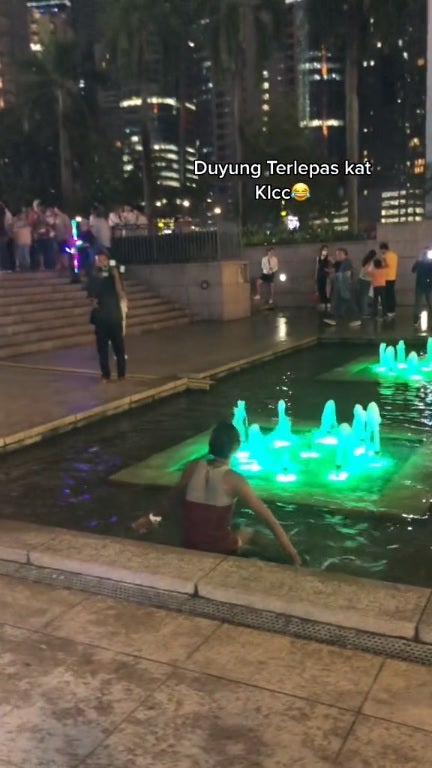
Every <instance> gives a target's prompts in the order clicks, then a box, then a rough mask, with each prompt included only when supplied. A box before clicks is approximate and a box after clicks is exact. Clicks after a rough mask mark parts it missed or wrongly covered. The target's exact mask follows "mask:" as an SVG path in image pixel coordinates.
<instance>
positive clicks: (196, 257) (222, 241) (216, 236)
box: [112, 223, 241, 265]
mask: <svg viewBox="0 0 432 768" xmlns="http://www.w3.org/2000/svg"><path fill="white" fill-rule="evenodd" d="M240 255H241V235H240V228H239V227H238V226H237V225H236V224H231V223H224V224H221V225H219V226H218V227H216V228H214V229H201V230H193V231H191V232H185V233H176V232H173V233H172V234H165V235H146V234H144V233H143V231H142V230H140V229H128V228H123V229H119V230H118V231H117V232H115V234H114V238H113V242H112V256H113V258H114V259H115V260H116V261H117V262H118V263H120V264H125V265H132V264H190V263H197V262H200V261H222V260H232V259H239V258H240Z"/></svg>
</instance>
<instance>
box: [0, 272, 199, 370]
mask: <svg viewBox="0 0 432 768" xmlns="http://www.w3.org/2000/svg"><path fill="white" fill-rule="evenodd" d="M84 288H85V287H84V285H83V284H70V283H69V282H68V279H67V278H65V277H60V276H59V275H58V274H53V273H48V272H46V273H42V274H41V273H26V274H24V273H23V274H12V275H9V274H8V275H6V274H4V273H2V274H0V307H1V316H0V359H3V360H4V359H8V358H12V357H14V356H17V355H24V354H26V353H31V352H42V351H45V350H54V349H63V348H67V347H71V346H79V345H83V344H89V343H93V342H94V329H93V327H92V326H91V325H90V323H89V314H90V304H89V301H88V299H87V295H86V292H85V289H84ZM125 288H126V293H127V295H128V300H129V312H128V318H127V335H136V334H141V333H146V332H147V331H150V330H156V329H158V328H168V327H171V326H177V325H185V324H187V323H189V322H192V318H191V317H189V315H188V314H187V313H186V312H185V311H184V310H183V309H182V308H181V307H179V306H177V305H176V304H174V303H173V302H169V301H167V300H166V299H163V298H161V297H160V296H158V295H156V294H155V293H153V292H151V291H147V290H145V289H144V287H143V286H142V285H139V284H138V283H134V282H133V281H132V282H130V281H127V280H126V281H125Z"/></svg>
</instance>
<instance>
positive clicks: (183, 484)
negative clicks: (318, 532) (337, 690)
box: [134, 422, 301, 565]
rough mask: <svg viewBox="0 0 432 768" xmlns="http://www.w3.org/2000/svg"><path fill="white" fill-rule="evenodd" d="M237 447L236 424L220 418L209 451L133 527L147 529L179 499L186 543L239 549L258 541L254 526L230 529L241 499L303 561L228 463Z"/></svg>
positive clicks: (235, 551)
mask: <svg viewBox="0 0 432 768" xmlns="http://www.w3.org/2000/svg"><path fill="white" fill-rule="evenodd" d="M239 447H240V435H239V432H238V430H237V429H236V427H235V426H234V425H233V424H230V423H228V422H221V423H220V424H218V425H217V426H216V427H215V428H214V430H213V432H212V433H211V436H210V441H209V454H210V455H209V457H208V458H207V459H205V460H199V461H192V462H191V463H190V464H189V465H188V466H187V467H186V469H185V470H184V472H183V475H182V477H181V478H180V480H179V482H178V483H177V485H176V486H175V488H173V489H172V490H171V491H170V493H169V494H167V496H166V497H165V498H164V499H163V501H162V503H161V506H160V508H159V510H158V511H157V512H155V513H154V515H153V514H152V515H148V516H145V517H141V518H140V519H139V520H137V522H136V523H135V524H134V528H135V530H137V531H139V533H149V532H150V531H151V530H152V528H153V527H154V524H155V521H156V520H157V519H158V518H160V517H163V515H164V514H165V513H166V512H167V511H168V509H169V508H170V507H171V506H172V505H173V504H175V503H176V501H181V500H182V501H183V536H184V544H185V546H186V547H188V548H189V549H199V550H203V551H206V552H218V553H220V554H226V555H234V554H241V553H242V552H244V551H245V550H247V549H248V548H251V547H254V545H255V546H257V545H258V539H259V534H258V533H257V531H255V529H250V528H243V529H240V530H238V531H233V530H232V529H231V519H232V515H233V510H234V505H235V502H236V501H237V499H242V501H243V502H244V503H245V504H246V505H247V506H248V507H249V508H250V509H251V510H252V511H253V512H255V514H256V515H257V517H259V518H260V519H261V520H262V521H263V522H264V523H265V524H266V525H267V526H268V528H269V529H270V530H271V532H272V533H273V535H274V537H275V538H276V540H277V541H278V543H279V545H280V546H281V548H282V550H283V551H284V552H285V553H286V554H287V555H289V556H290V558H292V560H293V561H294V563H295V565H301V560H300V557H299V555H298V554H297V552H296V550H295V549H294V547H293V545H292V544H291V542H290V540H289V538H288V536H287V535H286V534H285V532H284V531H283V529H282V527H281V526H280V525H279V523H278V522H277V520H276V518H275V517H274V516H273V514H272V513H271V512H270V510H269V509H268V507H266V505H265V504H263V502H262V501H260V499H258V497H257V496H255V494H254V492H253V490H252V488H251V487H250V485H249V483H248V482H247V481H246V480H245V479H244V478H243V477H242V475H240V474H239V473H238V472H234V471H233V470H232V469H230V468H229V462H230V459H231V457H232V456H233V454H234V453H235V452H236V451H237V450H238V449H239Z"/></svg>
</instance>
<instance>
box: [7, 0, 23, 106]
mask: <svg viewBox="0 0 432 768" xmlns="http://www.w3.org/2000/svg"><path fill="white" fill-rule="evenodd" d="M26 21H27V10H26V6H25V2H24V0H0V109H3V108H4V107H8V106H9V105H10V104H12V103H13V102H14V99H15V97H16V92H17V79H16V65H17V62H18V60H19V59H20V57H21V56H22V54H23V52H24V51H25V50H26V49H27V47H28V27H27V23H26Z"/></svg>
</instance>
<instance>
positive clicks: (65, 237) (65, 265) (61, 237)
mask: <svg viewBox="0 0 432 768" xmlns="http://www.w3.org/2000/svg"><path fill="white" fill-rule="evenodd" d="M54 231H55V239H56V244H57V254H56V269H57V270H63V269H64V270H68V269H69V257H68V254H67V252H66V248H68V246H69V243H70V240H71V238H72V236H73V230H72V222H71V220H70V218H69V216H68V215H67V214H66V213H63V211H61V210H60V209H59V208H54Z"/></svg>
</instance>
